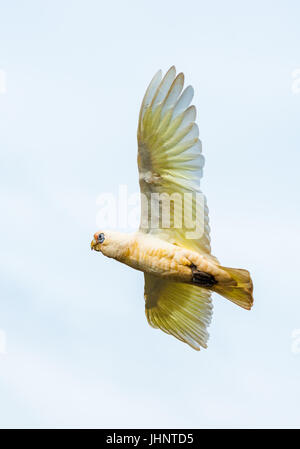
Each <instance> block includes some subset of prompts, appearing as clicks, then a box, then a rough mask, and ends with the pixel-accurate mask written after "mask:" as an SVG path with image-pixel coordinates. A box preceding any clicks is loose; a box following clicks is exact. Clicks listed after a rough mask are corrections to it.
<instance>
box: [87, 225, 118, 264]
mask: <svg viewBox="0 0 300 449" xmlns="http://www.w3.org/2000/svg"><path fill="white" fill-rule="evenodd" d="M91 249H94V250H95V251H100V252H101V253H102V254H104V255H105V256H108V257H113V258H118V256H119V255H121V253H123V251H124V234H122V233H120V232H113V231H98V232H96V233H95V234H94V238H93V240H92V241H91Z"/></svg>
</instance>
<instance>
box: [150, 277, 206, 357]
mask: <svg viewBox="0 0 300 449" xmlns="http://www.w3.org/2000/svg"><path fill="white" fill-rule="evenodd" d="M145 301H146V317H147V320H148V323H149V324H150V325H151V326H152V327H155V328H160V329H161V330H163V331H164V332H166V333H167V334H171V335H173V336H174V337H176V338H178V339H179V340H181V341H183V342H184V343H187V344H188V345H190V346H191V347H192V348H194V349H196V350H197V351H199V350H200V346H202V347H203V348H206V347H207V344H206V343H207V340H208V336H209V335H208V332H207V330H206V328H207V326H208V325H209V323H210V321H211V316H212V304H211V300H210V293H209V291H208V290H204V289H200V288H198V287H194V286H193V285H188V284H181V283H178V282H171V281H165V280H162V279H160V278H158V277H155V276H152V275H150V274H145Z"/></svg>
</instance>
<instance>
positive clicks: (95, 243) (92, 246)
mask: <svg viewBox="0 0 300 449" xmlns="http://www.w3.org/2000/svg"><path fill="white" fill-rule="evenodd" d="M96 245H97V242H96V240H95V239H93V240H92V241H91V250H93V249H95V246H96Z"/></svg>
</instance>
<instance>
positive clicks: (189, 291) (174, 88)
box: [91, 67, 253, 350]
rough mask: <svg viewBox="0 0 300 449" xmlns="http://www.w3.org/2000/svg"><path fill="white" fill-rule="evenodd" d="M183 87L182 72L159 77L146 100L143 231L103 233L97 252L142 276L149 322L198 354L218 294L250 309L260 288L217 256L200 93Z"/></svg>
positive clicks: (141, 161)
mask: <svg viewBox="0 0 300 449" xmlns="http://www.w3.org/2000/svg"><path fill="white" fill-rule="evenodd" d="M183 85H184V75H183V73H179V74H178V75H177V76H176V70H175V67H171V68H170V69H169V71H168V72H167V73H166V74H165V76H164V77H163V78H162V73H161V71H159V72H157V73H156V75H155V76H154V77H153V79H152V81H151V83H150V85H149V87H148V89H147V91H146V93H145V96H144V99H143V102H142V106H141V110H140V116H139V124H138V133H137V135H138V168H139V181H140V189H141V197H142V201H141V203H142V208H141V223H140V228H139V230H138V231H137V232H134V233H130V234H125V233H120V232H115V231H105V230H101V231H99V232H96V233H95V235H94V239H93V240H92V243H91V248H92V249H94V250H96V251H100V252H101V253H103V254H104V255H105V256H108V257H111V258H114V259H116V260H118V261H119V262H122V263H124V264H126V265H129V266H130V267H132V268H135V269H136V270H140V271H143V272H144V276H145V291H144V297H145V309H146V317H147V320H148V323H149V324H150V325H151V326H153V327H155V328H159V329H161V330H163V331H164V332H166V333H168V334H171V335H173V336H174V337H176V338H178V339H179V340H181V341H183V342H185V343H187V344H188V345H190V346H191V347H192V348H194V349H196V350H199V349H200V347H201V346H202V347H203V348H206V347H207V340H208V332H207V327H208V325H209V323H210V321H211V316H212V302H211V293H212V292H216V293H218V294H220V295H222V296H223V297H225V298H227V299H229V300H230V301H232V302H234V303H235V304H237V305H239V306H241V307H243V308H244V309H247V310H249V309H251V306H252V304H253V297H252V291H253V287H252V281H251V277H250V274H249V272H248V271H247V270H242V269H236V268H226V267H223V266H221V265H220V264H219V262H218V260H217V259H216V258H215V257H214V256H212V255H211V248H210V238H209V226H208V209H207V206H206V199H205V197H204V196H203V194H202V193H201V191H200V178H201V176H202V168H203V165H204V158H203V156H202V151H201V142H200V140H199V137H198V136H199V132H198V126H197V125H196V123H195V118H196V108H195V106H190V103H191V101H192V98H193V88H192V87H191V86H188V87H187V88H186V89H184V90H183ZM164 205H167V206H168V208H167V209H168V210H167V209H166V208H165V209H166V210H165V212H166V213H165V215H166V216H165V217H164V216H163V213H164V207H163V206H164ZM186 216H189V217H190V219H189V220H188V219H186ZM193 217H194V218H195V219H194V220H193V219H192V218H193ZM164 218H165V222H167V223H163V221H164ZM168 218H169V220H168Z"/></svg>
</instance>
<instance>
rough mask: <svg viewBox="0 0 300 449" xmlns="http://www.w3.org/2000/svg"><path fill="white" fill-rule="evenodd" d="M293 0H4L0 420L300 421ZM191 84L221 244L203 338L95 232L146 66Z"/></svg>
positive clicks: (129, 140)
mask: <svg viewBox="0 0 300 449" xmlns="http://www.w3.org/2000/svg"><path fill="white" fill-rule="evenodd" d="M299 16H300V5H299V2H298V1H296V0H295V1H292V0H287V1H285V2H282V1H271V0H270V1H267V0H265V1H263V2H262V1H261V0H260V1H257V0H254V1H251V2H239V1H227V2H222V1H211V2H207V1H199V0H197V1H196V0H195V1H191V0H187V1H185V2H182V1H177V0H166V1H158V0H152V1H151V2H149V1H141V0H139V1H129V2H121V1H111V2H104V1H75V0H74V1H66V0H64V1H57V0H54V1H52V2H40V1H31V0H29V1H26V2H23V1H11V2H2V6H1V14H0V84H1V86H0V152H1V156H0V157H1V159H0V184H1V187H0V199H1V203H0V204H1V211H2V213H1V225H0V226H1V237H0V240H1V252H0V267H1V272H0V273H1V274H0V276H1V280H0V283H1V297H0V330H1V332H0V352H1V353H0V398H1V401H0V427H25V428H27V427H116V428H118V427H119V428H120V427H175V428H176V427H226V428H227V427H293V426H294V427H295V426H296V427H299V424H300V412H299V401H300V338H299V337H300V294H299V287H298V280H299V250H300V248H299V246H300V245H299V243H300V237H299V218H300V217H299V215H300V213H299V187H300V185H299V166H300V155H299V149H300V134H299V124H300V121H299V118H300V82H299V79H300V73H299V69H300V54H299V42H300V28H299V19H300V17H299ZM172 64H175V65H176V67H177V70H178V71H183V72H184V73H185V76H186V82H187V84H192V85H193V86H194V89H195V97H194V104H195V105H196V107H197V111H198V117H197V123H198V125H199V128H200V138H201V140H202V143H203V152H204V155H205V159H206V165H205V170H204V178H203V180H202V190H203V191H204V193H205V194H206V196H207V199H208V206H209V209H210V225H211V238H212V249H213V253H214V254H215V255H216V256H218V258H219V259H220V261H221V262H222V264H223V265H225V266H232V267H243V268H248V269H249V270H250V272H251V274H252V277H253V282H254V298H255V304H254V307H253V309H252V311H251V312H247V311H245V310H242V309H239V308H237V307H236V306H235V305H234V304H232V303H230V302H229V301H226V300H225V299H224V298H221V297H219V296H217V295H214V296H213V303H214V315H213V320H212V324H211V326H210V328H209V333H210V340H209V343H208V349H207V350H202V351H200V353H197V352H196V351H193V350H192V349H191V348H189V347H188V346H187V345H184V344H183V343H181V342H179V341H177V340H176V339H174V338H172V337H170V336H168V335H166V334H164V333H162V332H160V331H158V330H154V329H152V328H150V327H149V326H148V324H147V322H146V318H145V316H144V300H143V275H142V274H141V273H139V272H137V271H134V270H132V269H130V268H128V267H126V266H123V265H121V264H118V263H117V262H115V261H113V260H109V259H105V258H104V257H103V256H102V255H101V254H98V253H96V252H93V253H92V252H91V251H90V241H91V239H92V235H93V233H94V232H95V231H96V230H97V224H96V217H97V213H98V209H99V205H97V198H98V197H99V195H100V194H102V193H103V192H112V193H115V194H116V193H117V192H118V188H119V185H126V186H127V188H128V193H129V194H133V193H135V192H137V191H138V176H137V166H136V151H137V148H136V128H137V119H138V112H139V106H140V103H141V100H142V97H143V95H144V91H145V89H146V87H147V85H148V83H149V81H150V79H151V78H152V76H153V74H154V73H155V72H156V71H157V70H158V69H159V68H161V69H163V71H166V70H167V69H168V68H169V67H170V66H171V65H172Z"/></svg>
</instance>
